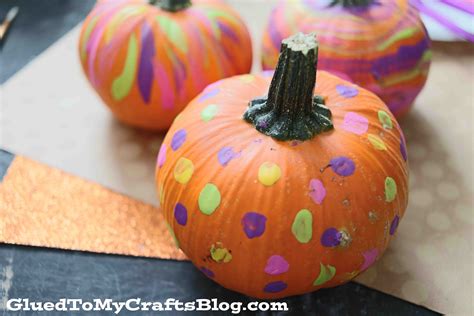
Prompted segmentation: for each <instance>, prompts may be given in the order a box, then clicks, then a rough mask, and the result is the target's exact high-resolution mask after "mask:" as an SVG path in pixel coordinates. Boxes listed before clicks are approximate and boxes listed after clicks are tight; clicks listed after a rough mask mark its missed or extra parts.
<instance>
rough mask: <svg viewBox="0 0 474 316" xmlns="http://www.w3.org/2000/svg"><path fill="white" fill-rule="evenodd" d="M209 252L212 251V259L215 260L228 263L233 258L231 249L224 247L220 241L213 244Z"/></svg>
mask: <svg viewBox="0 0 474 316" xmlns="http://www.w3.org/2000/svg"><path fill="white" fill-rule="evenodd" d="M209 252H210V253H211V258H212V260H214V261H215V262H218V263H228V262H230V261H231V260H232V254H231V253H230V251H229V249H227V248H224V246H223V245H222V243H220V242H217V243H216V244H215V245H212V246H211V249H210V251H209Z"/></svg>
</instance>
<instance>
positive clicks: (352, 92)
mask: <svg viewBox="0 0 474 316" xmlns="http://www.w3.org/2000/svg"><path fill="white" fill-rule="evenodd" d="M336 90H337V93H339V95H340V96H341V97H344V98H353V97H355V96H356V95H358V94H359V90H357V89H356V88H355V87H350V86H345V85H343V84H338V85H337V86H336Z"/></svg>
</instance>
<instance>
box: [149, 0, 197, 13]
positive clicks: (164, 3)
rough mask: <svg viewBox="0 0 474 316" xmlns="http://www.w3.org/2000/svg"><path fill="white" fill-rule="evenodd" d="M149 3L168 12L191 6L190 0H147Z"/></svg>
mask: <svg viewBox="0 0 474 316" xmlns="http://www.w3.org/2000/svg"><path fill="white" fill-rule="evenodd" d="M149 3H150V4H153V5H156V6H158V7H159V8H160V9H162V10H164V11H169V12H178V11H181V10H184V9H186V8H188V7H190V6H191V0H149Z"/></svg>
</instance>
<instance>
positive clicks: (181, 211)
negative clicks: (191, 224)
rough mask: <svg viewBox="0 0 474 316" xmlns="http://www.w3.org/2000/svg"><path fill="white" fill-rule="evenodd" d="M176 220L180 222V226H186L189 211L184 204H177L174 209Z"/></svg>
mask: <svg viewBox="0 0 474 316" xmlns="http://www.w3.org/2000/svg"><path fill="white" fill-rule="evenodd" d="M174 218H175V219H176V221H177V222H178V224H179V225H182V226H184V225H186V223H187V221H188V210H187V209H186V207H184V205H183V204H181V203H177V204H176V206H175V207H174Z"/></svg>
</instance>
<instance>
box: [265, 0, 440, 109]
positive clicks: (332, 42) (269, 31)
mask: <svg viewBox="0 0 474 316" xmlns="http://www.w3.org/2000/svg"><path fill="white" fill-rule="evenodd" d="M296 31H301V32H316V34H318V42H319V45H320V46H319V69H324V70H327V71H330V72H332V73H334V74H336V75H339V76H341V77H343V78H344V79H348V80H351V81H352V82H354V83H356V84H358V85H360V86H362V87H364V88H366V89H368V90H370V91H372V92H374V93H375V94H377V95H378V96H379V97H380V98H381V99H382V100H383V101H384V102H385V103H386V104H387V105H388V107H389V108H390V110H391V111H392V112H393V113H394V114H395V115H396V116H397V117H400V116H402V115H403V114H405V113H406V112H407V111H408V110H409V109H410V107H411V105H412V104H413V102H414V100H415V98H416V96H417V95H418V94H419V93H420V91H421V89H422V88H423V86H424V84H425V81H426V78H427V75H428V70H429V66H430V60H431V51H430V39H429V37H428V34H427V33H426V30H425V27H424V25H423V23H422V21H421V19H420V17H419V15H418V11H417V9H415V8H414V7H413V6H411V5H410V4H409V3H408V1H407V0H377V1H373V0H351V1H348V0H336V1H334V0H294V1H281V2H280V3H279V4H278V5H277V6H276V7H275V8H274V10H273V12H272V14H271V17H270V20H269V22H268V25H267V28H266V31H265V33H264V37H263V54H262V55H263V68H264V69H272V68H274V67H275V65H276V62H277V59H278V53H279V49H280V43H281V40H282V39H284V38H285V37H287V36H289V35H290V34H293V33H294V32H296Z"/></svg>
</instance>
